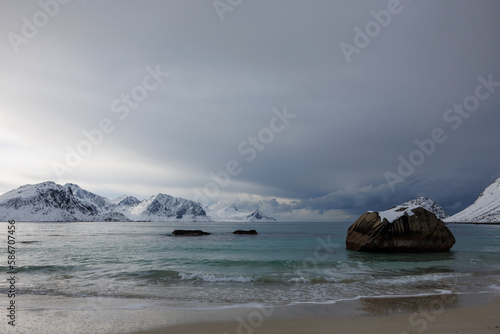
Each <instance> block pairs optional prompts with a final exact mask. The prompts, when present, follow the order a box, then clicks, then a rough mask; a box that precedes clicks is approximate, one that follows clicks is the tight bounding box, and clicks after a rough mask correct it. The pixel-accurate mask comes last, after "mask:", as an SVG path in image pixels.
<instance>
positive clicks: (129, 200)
mask: <svg viewBox="0 0 500 334" xmlns="http://www.w3.org/2000/svg"><path fill="white" fill-rule="evenodd" d="M112 203H113V204H116V205H118V206H122V207H131V206H136V205H137V204H139V203H141V201H139V200H138V199H137V198H135V197H134V196H127V195H124V196H120V197H117V198H115V199H114V200H113V201H112Z"/></svg>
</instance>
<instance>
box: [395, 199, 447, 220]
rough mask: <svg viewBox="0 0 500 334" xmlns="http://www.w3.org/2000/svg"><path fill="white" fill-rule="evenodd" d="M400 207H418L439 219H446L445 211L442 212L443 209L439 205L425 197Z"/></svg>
mask: <svg viewBox="0 0 500 334" xmlns="http://www.w3.org/2000/svg"><path fill="white" fill-rule="evenodd" d="M401 206H420V207H422V208H424V209H426V210H427V211H430V212H432V213H434V214H435V215H436V217H438V218H439V219H445V218H446V217H448V214H447V213H446V211H444V209H443V208H442V207H441V206H440V205H439V204H437V203H436V202H434V201H433V200H432V199H430V198H427V197H418V198H416V199H414V200H411V201H408V202H405V203H403V204H401Z"/></svg>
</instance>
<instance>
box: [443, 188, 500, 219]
mask: <svg viewBox="0 0 500 334" xmlns="http://www.w3.org/2000/svg"><path fill="white" fill-rule="evenodd" d="M445 221H446V222H450V223H500V178H498V179H496V181H495V182H493V183H492V184H491V185H490V186H488V187H487V188H486V189H484V190H483V192H482V193H481V194H480V195H479V197H478V198H477V199H476V201H475V202H474V203H473V204H472V205H471V206H469V207H468V208H466V209H464V210H462V211H460V212H459V213H457V214H455V215H453V216H451V217H448V218H447V219H446V220H445Z"/></svg>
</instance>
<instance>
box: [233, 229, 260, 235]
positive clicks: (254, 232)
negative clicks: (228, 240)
mask: <svg viewBox="0 0 500 334" xmlns="http://www.w3.org/2000/svg"><path fill="white" fill-rule="evenodd" d="M233 234H248V235H257V234H258V233H257V231H256V230H249V231H245V230H236V231H234V232H233Z"/></svg>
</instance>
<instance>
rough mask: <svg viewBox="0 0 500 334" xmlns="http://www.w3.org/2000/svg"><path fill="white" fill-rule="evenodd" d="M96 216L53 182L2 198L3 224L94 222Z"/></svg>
mask: <svg viewBox="0 0 500 334" xmlns="http://www.w3.org/2000/svg"><path fill="white" fill-rule="evenodd" d="M97 216H98V214H97V211H96V210H95V209H94V208H92V207H91V206H90V205H88V204H86V203H83V202H81V201H80V200H78V199H77V198H76V197H75V196H74V194H73V192H72V190H71V188H68V187H63V186H61V185H58V184H56V183H54V182H43V183H39V184H35V185H25V186H22V187H19V188H18V189H15V190H11V191H9V192H7V193H5V194H3V195H1V196H0V220H1V221H6V220H9V219H14V220H19V221H47V222H53V221H70V222H72V221H94V220H96V218H97Z"/></svg>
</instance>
